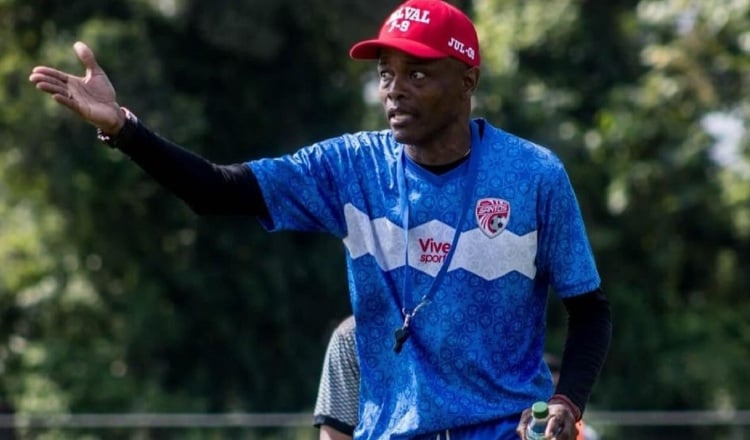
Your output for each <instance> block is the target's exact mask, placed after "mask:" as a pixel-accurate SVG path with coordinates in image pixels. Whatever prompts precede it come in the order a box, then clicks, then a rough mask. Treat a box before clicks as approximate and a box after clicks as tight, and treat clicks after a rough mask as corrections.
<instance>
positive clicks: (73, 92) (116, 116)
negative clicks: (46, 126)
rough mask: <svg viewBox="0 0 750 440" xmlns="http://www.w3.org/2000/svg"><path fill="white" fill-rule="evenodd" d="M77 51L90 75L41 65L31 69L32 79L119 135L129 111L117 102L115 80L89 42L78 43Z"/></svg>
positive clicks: (104, 129)
mask: <svg viewBox="0 0 750 440" xmlns="http://www.w3.org/2000/svg"><path fill="white" fill-rule="evenodd" d="M73 50H75V53H76V55H77V56H78V59H79V60H80V61H81V64H82V65H83V67H84V68H85V69H86V76H83V77H80V76H74V75H71V74H69V73H65V72H62V71H60V70H57V69H54V68H52V67H47V66H37V67H34V69H33V70H32V71H31V75H30V76H29V81H31V82H32V83H34V84H35V85H36V88H37V89H39V90H42V91H44V92H47V93H49V94H50V95H52V99H54V100H55V101H57V102H58V103H59V104H61V105H63V106H65V107H67V108H69V109H70V110H72V111H73V112H74V113H76V114H78V115H79V116H80V117H81V118H83V119H84V120H86V121H87V122H89V123H91V124H93V125H95V126H97V127H99V128H101V129H102V131H104V132H105V133H107V134H116V133H117V132H119V131H120V128H122V126H123V124H124V123H125V114H124V113H123V111H122V110H121V109H120V106H119V105H118V104H117V100H116V98H117V95H116V93H115V89H114V87H113V86H112V83H111V82H110V81H109V78H108V77H107V74H106V73H104V70H102V68H101V67H100V66H99V64H98V63H97V62H96V58H95V57H94V53H93V52H92V51H91V49H89V47H88V46H87V45H86V44H84V43H82V42H80V41H79V42H76V43H75V44H74V45H73Z"/></svg>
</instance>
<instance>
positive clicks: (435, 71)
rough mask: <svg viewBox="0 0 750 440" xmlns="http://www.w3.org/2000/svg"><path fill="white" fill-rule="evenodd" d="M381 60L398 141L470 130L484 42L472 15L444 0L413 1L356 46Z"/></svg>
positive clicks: (425, 142) (419, 141)
mask: <svg viewBox="0 0 750 440" xmlns="http://www.w3.org/2000/svg"><path fill="white" fill-rule="evenodd" d="M349 53H350V55H351V57H352V58H354V59H359V60H375V59H377V60H378V75H379V77H380V87H379V92H380V98H381V101H382V103H383V107H384V109H385V112H386V116H387V118H388V122H389V124H390V126H391V129H392V131H393V134H394V137H395V138H396V140H397V141H399V142H402V143H405V144H409V145H414V146H424V147H428V148H429V147H431V146H434V145H435V144H437V143H441V142H442V143H449V142H456V141H460V140H461V137H462V136H465V135H466V133H467V132H468V131H467V130H468V118H469V115H470V113H471V96H472V95H473V93H474V90H475V88H476V85H477V83H478V81H479V65H480V54H479V41H478V38H477V33H476V30H475V29H474V25H473V24H472V22H471V20H469V18H468V17H467V16H466V15H465V14H464V13H463V12H461V11H460V10H459V9H457V8H456V7H454V6H452V5H450V4H448V3H445V2H443V1H440V0H409V1H407V2H406V3H404V4H402V5H401V6H399V7H398V8H396V10H395V11H394V12H393V13H392V14H391V15H390V16H389V17H388V18H387V19H386V20H385V22H384V23H383V25H382V26H381V28H380V33H379V34H378V37H377V38H375V39H371V40H365V41H361V42H359V43H357V44H355V45H354V46H352V48H351V50H350V52H349Z"/></svg>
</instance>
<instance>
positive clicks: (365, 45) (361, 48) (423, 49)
mask: <svg viewBox="0 0 750 440" xmlns="http://www.w3.org/2000/svg"><path fill="white" fill-rule="evenodd" d="M383 48H388V49H396V50H400V51H402V52H405V53H407V54H409V55H412V56H415V57H417V58H446V57H448V56H449V55H448V54H445V53H442V52H440V51H437V50H435V49H433V48H431V47H430V46H426V45H424V44H422V43H418V42H416V41H413V40H407V39H404V38H391V39H376V40H365V41H360V42H359V43H357V44H355V45H354V46H352V48H351V49H350V50H349V56H350V57H352V58H353V59H355V60H374V59H377V58H378V57H379V56H380V50H381V49H383Z"/></svg>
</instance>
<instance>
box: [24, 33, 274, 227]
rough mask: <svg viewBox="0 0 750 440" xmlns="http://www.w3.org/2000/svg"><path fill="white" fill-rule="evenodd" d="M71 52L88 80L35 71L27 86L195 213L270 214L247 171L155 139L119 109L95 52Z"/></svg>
mask: <svg viewBox="0 0 750 440" xmlns="http://www.w3.org/2000/svg"><path fill="white" fill-rule="evenodd" d="M73 49H74V51H75V53H76V56H78V59H79V60H80V61H81V64H82V65H83V67H84V69H85V75H84V76H82V77H81V76H75V75H72V74H70V73H66V72H63V71H60V70H58V69H55V68H52V67H48V66H37V67H34V69H33V70H32V71H31V75H30V76H29V81H31V82H32V83H33V84H35V85H36V88H37V89H39V90H41V91H43V92H46V93H48V94H50V95H51V97H52V99H54V100H55V101H56V102H58V103H59V104H60V105H62V106H64V107H67V108H69V109H70V110H71V111H73V112H74V113H76V114H77V115H78V116H80V117H81V119H83V120H84V121H86V122H89V123H90V124H92V125H94V126H96V127H97V128H99V129H100V130H101V131H102V132H103V134H104V135H106V136H104V137H103V139H107V143H108V144H109V145H110V146H111V147H113V148H117V149H119V150H121V151H122V152H123V153H125V154H127V155H128V156H129V157H130V158H131V159H132V160H133V161H134V162H135V163H137V164H138V165H139V166H140V167H141V168H142V169H143V170H144V171H146V172H147V173H148V174H149V175H151V177H153V178H154V180H156V181H157V182H159V183H160V184H161V185H162V186H164V187H165V188H166V189H168V190H169V191H171V192H172V193H173V194H175V195H176V196H177V197H179V198H181V199H182V200H183V201H184V202H185V203H187V204H188V206H190V208H191V209H192V210H193V211H194V212H196V213H198V214H202V215H253V216H266V215H267V214H268V210H267V208H266V205H265V202H264V200H263V195H262V194H261V190H260V188H259V186H258V182H257V180H256V178H255V176H254V175H253V173H252V171H251V170H250V168H249V167H248V166H246V165H245V164H242V163H237V164H232V165H217V164H214V163H213V162H211V161H209V160H206V159H205V158H203V157H201V156H199V155H197V154H195V153H192V152H190V151H188V150H186V149H184V148H182V147H180V146H179V145H176V144H174V143H172V142H170V141H168V140H166V139H164V138H162V137H160V136H158V135H156V134H155V133H153V132H152V131H151V130H149V129H148V128H147V127H146V126H145V125H143V124H141V123H140V122H139V121H138V120H137V118H135V116H133V115H132V114H131V113H130V112H128V111H127V110H125V109H124V108H122V107H120V105H119V104H118V103H117V94H116V93H115V89H114V87H113V86H112V83H111V82H110V80H109V78H108V77H107V74H106V73H105V72H104V70H103V69H102V68H101V67H100V66H99V64H98V63H97V62H96V58H95V57H94V53H93V52H92V51H91V49H89V47H88V46H87V45H86V44H84V43H82V42H80V41H79V42H76V43H75V44H74V45H73Z"/></svg>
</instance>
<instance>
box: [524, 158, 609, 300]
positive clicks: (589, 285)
mask: <svg viewBox="0 0 750 440" xmlns="http://www.w3.org/2000/svg"><path fill="white" fill-rule="evenodd" d="M538 203H539V207H538V208H539V213H540V217H541V218H540V222H541V226H540V229H539V232H540V237H539V246H540V252H539V256H540V259H539V261H538V262H537V263H538V265H539V267H540V269H541V270H542V273H544V274H546V276H548V277H549V280H550V284H551V286H552V288H553V289H554V290H555V292H556V293H557V295H558V296H560V297H561V298H568V297H572V296H576V295H580V294H583V293H587V292H590V291H592V290H595V289H596V288H598V287H599V285H600V284H601V279H600V277H599V273H598V271H597V268H596V263H595V261H594V255H593V251H592V249H591V244H590V243H589V239H588V235H587V233H586V227H585V225H584V221H583V216H582V214H581V209H580V206H579V205H578V200H577V199H576V195H575V192H574V191H573V186H572V185H571V183H570V179H569V177H568V174H567V172H566V171H565V169H564V167H563V165H562V163H560V162H558V166H556V167H553V168H552V169H551V172H550V174H549V175H548V179H546V181H545V183H544V188H542V191H541V193H540V200H539V202H538Z"/></svg>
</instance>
